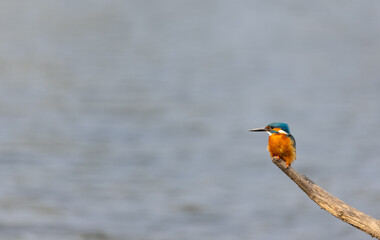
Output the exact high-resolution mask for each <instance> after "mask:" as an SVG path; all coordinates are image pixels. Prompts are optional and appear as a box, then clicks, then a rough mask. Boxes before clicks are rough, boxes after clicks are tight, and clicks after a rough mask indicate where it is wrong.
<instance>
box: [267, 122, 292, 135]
mask: <svg viewBox="0 0 380 240" xmlns="http://www.w3.org/2000/svg"><path fill="white" fill-rule="evenodd" d="M265 128H269V129H274V128H280V129H281V130H282V131H284V132H286V133H288V134H290V130H289V126H288V124H286V123H283V122H274V123H270V124H268V125H267V126H266V127H265Z"/></svg>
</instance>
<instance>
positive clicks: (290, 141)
mask: <svg viewBox="0 0 380 240" xmlns="http://www.w3.org/2000/svg"><path fill="white" fill-rule="evenodd" d="M249 131H251V132H267V133H268V134H269V139H268V151H269V153H270V156H271V157H272V158H275V159H276V160H278V159H280V158H281V159H283V160H284V161H285V162H286V168H289V166H291V164H292V162H293V161H294V160H296V140H295V139H294V137H293V135H292V134H290V130H289V126H288V124H286V123H283V122H274V123H270V124H268V125H267V126H265V127H263V128H254V129H250V130H249Z"/></svg>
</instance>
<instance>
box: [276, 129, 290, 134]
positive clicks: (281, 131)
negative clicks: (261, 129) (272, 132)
mask: <svg viewBox="0 0 380 240" xmlns="http://www.w3.org/2000/svg"><path fill="white" fill-rule="evenodd" d="M278 133H281V134H285V135H288V133H287V132H285V131H284V130H282V129H281V130H278Z"/></svg>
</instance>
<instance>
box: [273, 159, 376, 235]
mask: <svg viewBox="0 0 380 240" xmlns="http://www.w3.org/2000/svg"><path fill="white" fill-rule="evenodd" d="M272 161H273V163H274V164H276V165H277V167H279V168H280V169H281V170H282V171H283V172H284V173H285V174H286V175H288V177H289V178H290V179H292V180H293V181H294V182H295V183H296V184H297V185H298V187H300V188H301V189H302V190H303V191H304V192H305V193H306V194H307V195H308V196H309V198H310V199H311V200H313V201H314V202H315V203H316V204H318V205H319V206H320V207H321V208H322V209H324V210H326V211H327V212H329V213H331V214H332V215H333V216H335V217H337V218H339V219H340V220H342V221H344V222H346V223H348V224H351V225H352V226H354V227H356V228H358V229H360V230H362V231H363V232H365V233H368V234H369V235H371V236H372V237H375V238H377V239H380V221H379V220H377V219H375V218H373V217H371V216H369V215H367V214H365V213H363V212H361V211H359V210H357V209H355V208H353V207H351V206H349V205H347V204H346V203H344V202H343V201H342V200H340V199H338V198H336V197H334V196H333V195H331V194H330V193H328V192H327V191H326V190H324V189H323V188H321V187H320V186H318V185H317V184H315V183H314V182H313V181H311V180H310V179H309V178H308V177H306V176H305V175H301V174H299V173H298V172H297V171H296V170H294V169H293V168H292V167H289V168H286V163H285V161H284V160H282V159H279V160H277V159H276V158H273V159H272Z"/></svg>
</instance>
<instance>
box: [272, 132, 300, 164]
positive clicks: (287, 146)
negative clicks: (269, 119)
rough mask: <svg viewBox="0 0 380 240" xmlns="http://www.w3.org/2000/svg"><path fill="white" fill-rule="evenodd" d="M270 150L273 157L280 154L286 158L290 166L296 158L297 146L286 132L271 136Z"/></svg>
mask: <svg viewBox="0 0 380 240" xmlns="http://www.w3.org/2000/svg"><path fill="white" fill-rule="evenodd" d="M268 150H269V153H270V155H271V157H275V156H278V157H280V158H282V159H284V160H285V162H286V163H287V164H288V166H289V165H290V164H291V163H292V162H293V161H294V160H295V159H296V148H295V147H294V145H293V141H292V140H291V138H290V137H288V136H287V135H285V134H276V133H274V134H272V135H270V136H269V141H268Z"/></svg>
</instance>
